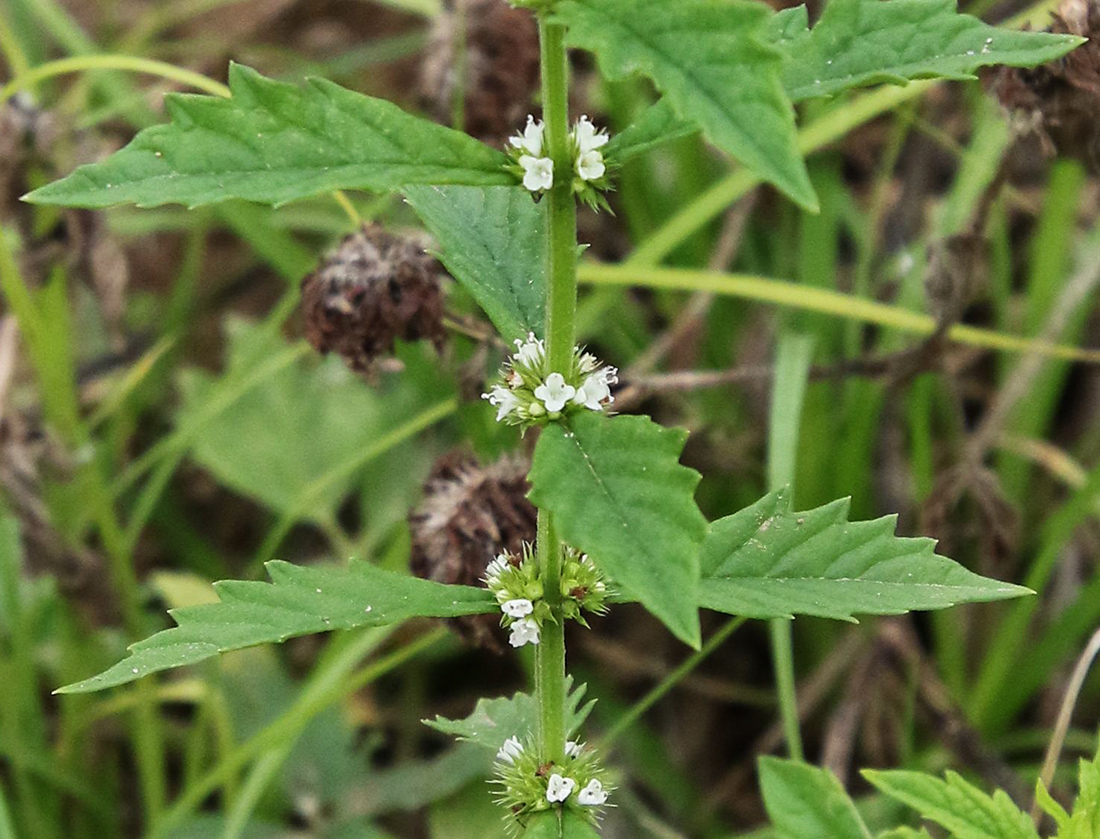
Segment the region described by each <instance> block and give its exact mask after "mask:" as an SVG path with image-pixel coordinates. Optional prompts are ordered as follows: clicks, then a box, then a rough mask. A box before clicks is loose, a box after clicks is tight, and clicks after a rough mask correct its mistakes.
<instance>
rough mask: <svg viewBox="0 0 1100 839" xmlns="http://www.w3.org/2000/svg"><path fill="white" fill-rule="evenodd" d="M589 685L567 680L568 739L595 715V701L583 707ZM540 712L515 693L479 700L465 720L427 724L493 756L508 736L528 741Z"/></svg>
mask: <svg viewBox="0 0 1100 839" xmlns="http://www.w3.org/2000/svg"><path fill="white" fill-rule="evenodd" d="M586 690H587V686H586V685H580V686H578V687H577V688H576V690H574V689H573V678H572V677H571V676H567V677H566V686H565V736H566V737H571V736H572V735H573V734H575V733H576V732H577V731H578V730H579V729H580V727H581V726H582V725H584V721H585V720H586V719H588V715H589V714H590V713H591V712H592V706H593V705H595V703H596V701H595V700H594V699H593V700H591V701H589V702H586V703H584V704H583V705H582V704H581V703H582V702H583V700H584V694H585V692H586ZM538 717H539V709H538V705H537V704H536V702H535V697H533V696H531V695H530V694H527V693H515V694H513V695H512V696H507V697H506V696H502V697H497V698H495V699H479V700H478V702H477V705H476V706H474V710H473V713H471V714H470V716H468V717H466V718H465V719H461V720H449V719H447V718H446V717H440V716H437V717H436V718H435V719H434V720H424V721H423V722H424V725H427V726H429V727H431V728H434V729H435V730H436V731H442V732H443V733H444V734H450V735H452V736H453V737H457V738H458V739H459V740H468V741H470V742H472V743H476V744H477V745H479V746H484V747H485V748H487V749H491V750H492V751H493V752H494V753H495V752H496V751H497V750H498V749H499V748H500V746H501V744H502V743H503V742H504V741H505V740H507V739H508V738H509V737H518V738H519V739H520V740H526V739H527V737H528V736H530V735H533V734H534V733H535V729H536V728H537V726H538Z"/></svg>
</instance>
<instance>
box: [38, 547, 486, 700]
mask: <svg viewBox="0 0 1100 839" xmlns="http://www.w3.org/2000/svg"><path fill="white" fill-rule="evenodd" d="M267 571H268V574H269V575H270V576H271V583H261V582H253V581H241V580H226V581H223V582H220V583H215V584H214V588H215V589H216V590H217V592H218V597H220V598H221V600H220V602H218V603H208V604H204V605H200V606H191V607H188V608H184V609H175V610H173V611H172V612H171V613H170V614H171V615H172V617H173V618H174V619H175V621H176V623H177V624H179V625H178V626H176V627H173V628H172V629H166V630H164V631H163V632H158V633H157V634H156V635H154V636H152V637H151V638H147V639H145V640H144V641H139V642H138V643H136V644H134V645H133V646H131V647H130V656H129V658H126V659H124V660H123V661H121V662H119V663H118V664H116V665H115V666H114V667H111V668H110V669H109V670H107V671H105V672H103V673H101V674H99V675H98V676H93V677H92V678H90V679H86V680H85V681H83V682H78V683H77V684H75V685H69V686H68V687H64V688H61V689H60V690H59V691H58V693H87V692H90V691H94V690H102V689H103V688H108V687H113V686H115V685H121V684H124V683H126V682H130V681H133V680H134V679H140V678H141V677H143V676H148V675H149V674H150V673H156V672H157V671H159V670H167V669H169V668H171V667H181V666H183V665H185V664H195V663H196V662H199V661H203V660H204V659H207V658H210V657H211V656H214V655H217V654H218V653H224V652H228V651H229V650H238V649H241V648H243V647H252V646H255V645H256V644H268V643H282V642H283V641H285V640H287V639H288V638H293V637H295V636H298V635H309V634H312V633H315V632H327V631H329V630H332V629H352V628H354V627H359V626H380V625H382V624H388V623H398V622H400V621H403V620H407V619H408V618H412V617H416V616H425V617H437V618H452V617H458V616H460V615H476V614H481V613H485V612H494V611H496V609H497V605H496V603H495V602H494V600H493V598H492V595H491V594H490V593H489V592H488V590H487V589H481V588H473V587H471V586H446V585H442V584H441V583H435V582H431V581H429V580H422V579H419V578H417V577H410V576H407V575H405V574H397V573H395V572H393V571H384V570H382V569H381V568H376V567H375V566H373V565H370V564H368V563H366V562H353V563H352V564H350V565H348V566H346V567H333V566H328V567H303V566H299V565H292V564H290V563H288V562H269V563H268V564H267Z"/></svg>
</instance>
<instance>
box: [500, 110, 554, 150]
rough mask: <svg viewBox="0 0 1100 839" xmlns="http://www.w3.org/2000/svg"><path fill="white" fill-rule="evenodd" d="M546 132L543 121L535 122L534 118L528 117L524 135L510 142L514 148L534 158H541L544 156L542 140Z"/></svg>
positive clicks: (513, 138) (518, 135)
mask: <svg viewBox="0 0 1100 839" xmlns="http://www.w3.org/2000/svg"><path fill="white" fill-rule="evenodd" d="M545 130H546V129H545V126H543V124H542V120H541V119H540V120H539V121H538V122H535V118H534V117H533V116H528V117H527V127H526V128H525V129H524V130H523V133H522V134H517V135H516V136H515V137H512V138H511V139H510V140H509V141H508V142H510V143H511V144H512V146H513V148H517V149H520V150H521V151H525V152H527V153H528V154H529V155H531V156H532V157H539V156H541V155H542V138H543V134H544V133H545Z"/></svg>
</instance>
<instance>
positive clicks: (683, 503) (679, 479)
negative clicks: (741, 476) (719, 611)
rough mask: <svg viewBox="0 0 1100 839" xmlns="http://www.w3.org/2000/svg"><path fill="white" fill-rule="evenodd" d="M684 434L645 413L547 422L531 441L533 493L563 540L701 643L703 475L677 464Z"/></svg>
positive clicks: (694, 642) (685, 637)
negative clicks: (698, 489) (698, 492)
mask: <svg viewBox="0 0 1100 839" xmlns="http://www.w3.org/2000/svg"><path fill="white" fill-rule="evenodd" d="M686 439H687V432H685V431H681V430H677V429H668V428H662V427H661V426H659V425H657V424H656V423H654V422H653V421H651V420H650V419H648V418H647V417H631V416H617V417H610V418H609V417H606V416H603V415H602V414H579V415H577V416H575V417H573V418H572V419H571V420H570V421H569V424H568V426H566V425H565V424H563V423H552V424H550V425H549V426H547V427H546V428H545V429H543V431H542V435H541V436H540V438H539V442H538V444H537V445H536V446H535V458H534V463H533V464H532V467H531V474H530V481H531V493H530V497H531V500H532V501H534V502H535V504H537V505H538V506H539V507H543V508H545V509H547V510H549V511H550V512H551V513H553V515H554V526H555V527H556V528H557V530H558V534H559V535H560V536H561V537H562V538H563V539H564V540H565V541H566V542H567V543H568V544H570V545H572V546H574V547H576V548H578V549H580V550H582V551H584V552H586V553H588V554H590V555H591V556H592V559H593V560H595V562H596V563H597V564H598V565H599V566H600V567H601V568H602V569H603V570H604V571H605V572H606V573H607V574H608V575H610V576H611V577H612V579H613V580H614V581H615V583H616V584H617V585H619V586H620V587H621V588H622V589H623V591H624V593H625V594H627V595H629V596H631V597H635V598H637V599H638V600H639V601H640V602H641V603H642V605H644V606H645V607H646V608H647V609H649V611H650V612H652V613H653V614H654V615H656V616H657V617H658V618H660V619H661V620H662V621H664V623H665V624H666V625H667V626H668V627H669V629H671V630H672V631H673V633H675V634H676V635H677V636H678V637H679V638H681V639H683V640H684V641H686V642H687V643H689V644H692V645H695V646H698V644H699V614H698V610H697V606H696V586H697V583H698V579H699V543H700V542H701V541H702V538H703V535H704V534H705V532H706V520H705V519H704V518H703V514H702V513H700V512H699V508H698V507H697V506H696V505H695V500H694V498H693V494H694V492H695V485H696V484H697V483H698V482H699V473H698V472H695V471H694V470H692V469H688V468H687V467H686V466H681V465H680V463H679V462H678V459H679V457H680V451H681V450H682V449H683V447H684V441H685V440H686Z"/></svg>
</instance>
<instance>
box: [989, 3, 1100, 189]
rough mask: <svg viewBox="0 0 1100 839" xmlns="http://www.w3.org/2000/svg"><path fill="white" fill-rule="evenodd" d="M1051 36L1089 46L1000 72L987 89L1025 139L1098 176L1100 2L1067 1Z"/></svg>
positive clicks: (996, 71)
mask: <svg viewBox="0 0 1100 839" xmlns="http://www.w3.org/2000/svg"><path fill="white" fill-rule="evenodd" d="M1048 31H1050V32H1055V33H1058V34H1062V35H1079V36H1082V37H1085V38H1088V39H1089V41H1088V42H1087V43H1084V44H1082V45H1081V46H1079V47H1078V48H1077V49H1075V50H1073V51H1072V52H1070V53H1069V54H1067V55H1066V56H1064V57H1063V58H1061V59H1059V60H1057V61H1052V62H1050V63H1048V64H1042V65H1040V66H1039V67H1035V68H1030V69H1028V68H1014V67H998V68H997V69H996V70H995V71H993V72H992V73H991V74H990V75H989V76H988V79H989V86H990V88H991V89H992V90H993V91H994V92H995V93H996V95H997V97H998V98H999V99H1000V100H1001V104H1002V105H1004V107H1005V108H1007V109H1008V110H1009V111H1011V112H1012V113H1013V116H1014V122H1015V124H1016V125H1017V127H1018V128H1019V129H1020V130H1021V133H1024V132H1025V131H1033V132H1036V133H1038V135H1039V138H1040V141H1041V142H1042V143H1043V145H1044V146H1045V147H1046V148H1047V150H1048V151H1050V152H1054V151H1056V152H1057V153H1059V154H1061V155H1064V156H1067V157H1075V158H1077V159H1078V160H1080V161H1082V162H1083V163H1085V164H1086V165H1088V166H1090V167H1091V169H1092V170H1093V171H1100V120H1097V119H1096V114H1097V113H1098V112H1100V0H1064V2H1063V3H1062V5H1061V6H1059V8H1058V12H1057V14H1055V16H1054V22H1053V23H1052V25H1051V26H1050V27H1049V29H1048Z"/></svg>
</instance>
